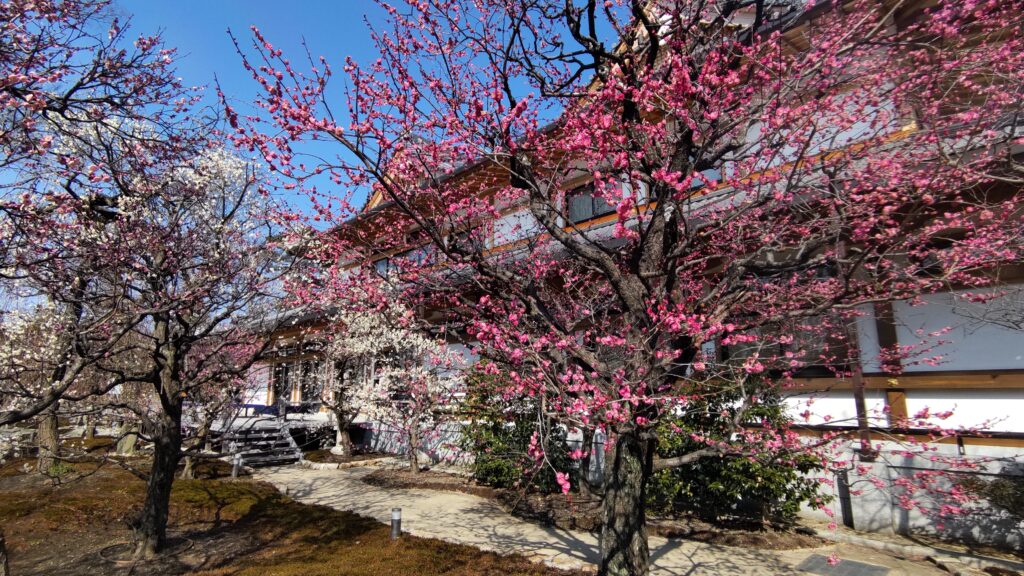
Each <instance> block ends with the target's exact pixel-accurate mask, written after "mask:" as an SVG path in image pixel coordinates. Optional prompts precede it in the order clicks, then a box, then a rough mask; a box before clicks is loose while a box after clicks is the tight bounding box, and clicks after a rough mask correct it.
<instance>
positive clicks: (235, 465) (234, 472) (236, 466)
mask: <svg viewBox="0 0 1024 576" xmlns="http://www.w3.org/2000/svg"><path fill="white" fill-rule="evenodd" d="M241 468H242V453H241V452H235V457H234V459H233V460H232V462H231V477H232V478H238V471H239V470H240V469H241Z"/></svg>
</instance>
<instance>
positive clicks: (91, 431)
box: [82, 416, 96, 440]
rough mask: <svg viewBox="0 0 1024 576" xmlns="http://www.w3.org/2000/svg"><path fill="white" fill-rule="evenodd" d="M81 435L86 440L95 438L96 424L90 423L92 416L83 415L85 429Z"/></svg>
mask: <svg viewBox="0 0 1024 576" xmlns="http://www.w3.org/2000/svg"><path fill="white" fill-rule="evenodd" d="M82 436H83V437H84V438H85V439H86V440H93V439H94V438H96V426H94V425H93V423H92V416H86V417H85V431H84V432H83V433H82Z"/></svg>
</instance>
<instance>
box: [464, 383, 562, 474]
mask: <svg viewBox="0 0 1024 576" xmlns="http://www.w3.org/2000/svg"><path fill="white" fill-rule="evenodd" d="M504 377H505V376H504V373H500V372H499V373H498V374H496V375H495V374H487V373H486V368H485V365H478V367H477V368H475V369H474V370H473V371H472V372H471V373H470V375H469V376H468V377H467V390H468V391H469V394H468V396H467V398H466V403H465V407H464V410H465V411H466V414H465V416H466V419H467V420H468V424H467V425H466V426H465V427H464V428H463V430H462V440H461V443H462V446H461V447H462V449H463V450H465V451H467V452H469V453H471V454H472V455H473V464H472V470H473V478H474V479H475V480H476V481H477V482H479V483H481V484H484V485H487V486H493V487H495V488H526V489H531V488H532V489H535V490H538V491H540V492H544V493H552V492H557V491H559V490H560V487H559V485H558V483H557V482H556V479H555V473H556V471H557V472H565V473H568V474H569V475H570V482H571V483H572V485H573V486H576V485H577V482H576V478H577V473H576V471H575V469H574V467H575V462H573V461H572V460H571V459H570V458H569V447H568V445H567V443H566V431H565V429H564V428H562V427H560V426H553V425H552V424H551V422H550V421H549V420H547V419H546V418H544V417H543V416H542V415H541V413H540V410H539V406H538V403H537V401H536V400H535V399H533V398H530V397H516V398H511V399H510V398H505V397H504V396H503V395H502V393H501V392H500V388H501V386H500V385H499V384H500V383H501V379H502V378H504ZM535 432H537V433H538V435H539V437H541V438H544V439H546V441H545V442H543V445H544V447H545V460H546V461H545V462H542V463H540V464H539V465H538V464H537V463H536V462H535V461H534V458H532V457H531V456H530V454H529V448H530V442H531V441H532V439H533V436H534V433H535Z"/></svg>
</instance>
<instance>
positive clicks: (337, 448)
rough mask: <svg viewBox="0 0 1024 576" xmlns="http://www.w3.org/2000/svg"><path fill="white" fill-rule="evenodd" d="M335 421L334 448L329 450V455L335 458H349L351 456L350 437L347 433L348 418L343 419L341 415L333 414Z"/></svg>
mask: <svg viewBox="0 0 1024 576" xmlns="http://www.w3.org/2000/svg"><path fill="white" fill-rule="evenodd" d="M334 421H335V423H336V424H335V434H334V448H331V454H334V455H336V456H343V457H349V456H351V455H352V436H351V435H349V433H348V424H349V422H348V418H345V417H343V416H342V415H341V414H338V413H335V414H334Z"/></svg>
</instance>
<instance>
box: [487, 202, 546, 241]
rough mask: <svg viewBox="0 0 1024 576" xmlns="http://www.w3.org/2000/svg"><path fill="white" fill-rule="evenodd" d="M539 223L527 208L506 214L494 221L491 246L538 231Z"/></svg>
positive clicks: (534, 233) (528, 235) (526, 236)
mask: <svg viewBox="0 0 1024 576" xmlns="http://www.w3.org/2000/svg"><path fill="white" fill-rule="evenodd" d="M540 229H541V228H540V223H539V222H537V219H536V218H534V216H533V214H531V213H530V211H529V210H527V209H525V208H524V209H522V210H517V211H515V212H512V213H509V214H506V215H504V216H502V217H501V218H498V219H497V220H495V221H494V237H493V239H492V240H491V245H492V246H501V245H503V244H508V243H510V242H515V241H516V240H522V239H523V238H529V237H531V236H534V235H536V234H537V233H539V232H540Z"/></svg>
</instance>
